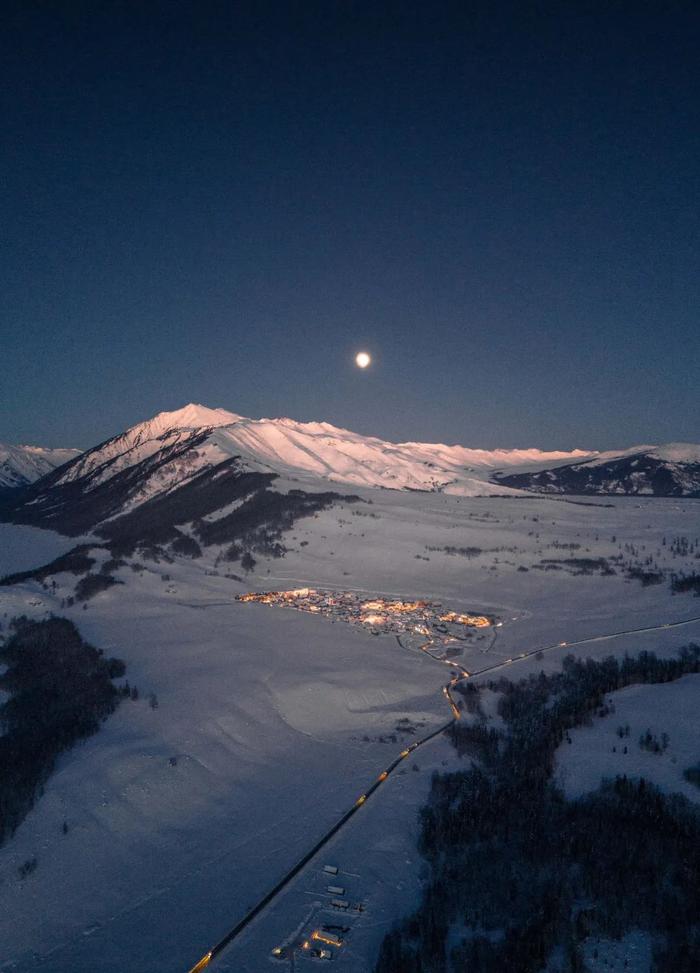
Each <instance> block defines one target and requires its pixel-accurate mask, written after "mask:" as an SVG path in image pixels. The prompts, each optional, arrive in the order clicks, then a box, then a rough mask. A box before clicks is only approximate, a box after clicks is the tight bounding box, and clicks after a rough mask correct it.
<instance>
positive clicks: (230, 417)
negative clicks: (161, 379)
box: [139, 402, 241, 431]
mask: <svg viewBox="0 0 700 973" xmlns="http://www.w3.org/2000/svg"><path fill="white" fill-rule="evenodd" d="M240 418H241V417H240V416H238V415H236V414H235V413H234V412H228V411H227V410H226V409H210V408H208V407H207V406H206V405H199V404H198V403H196V402H188V403H187V405H184V406H183V407H182V408H181V409H175V410H174V411H173V412H159V413H158V415H156V416H154V417H153V418H152V419H149V420H148V425H149V426H151V427H152V428H153V430H154V431H155V430H156V429H160V430H163V431H164V430H166V429H202V428H205V427H208V426H229V425H230V424H231V423H232V422H238V421H239V420H240ZM139 425H144V423H139Z"/></svg>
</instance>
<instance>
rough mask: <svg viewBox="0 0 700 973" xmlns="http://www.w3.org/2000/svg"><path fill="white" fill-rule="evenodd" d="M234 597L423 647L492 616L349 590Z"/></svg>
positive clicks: (462, 635) (461, 636) (484, 624)
mask: <svg viewBox="0 0 700 973" xmlns="http://www.w3.org/2000/svg"><path fill="white" fill-rule="evenodd" d="M237 600H238V601H244V602H251V601H252V602H258V603H260V604H263V605H277V606H279V607H282V608H294V609H296V610H297V611H305V612H311V613H313V614H317V615H323V616H325V617H327V618H331V619H332V620H340V621H343V622H347V623H349V624H351V625H360V626H362V627H363V628H365V629H366V630H367V631H369V632H371V633H372V634H373V635H381V634H386V633H391V634H393V635H396V636H397V637H400V638H401V640H402V641H404V642H405V641H414V640H415V641H419V642H420V643H421V646H420V647H421V648H424V649H426V648H432V647H438V648H439V647H447V646H448V645H449V644H453V643H455V642H459V641H464V640H465V639H467V638H468V637H469V635H470V630H472V629H483V628H488V627H489V626H491V625H493V619H491V618H489V617H488V616H486V615H472V614H470V613H461V612H455V611H446V610H445V609H444V608H443V606H442V604H441V602H439V601H423V600H416V601H402V600H400V599H390V598H367V597H363V596H361V595H359V594H357V593H356V592H353V591H327V590H322V589H318V588H295V589H292V590H291V591H251V592H247V593H246V594H243V595H238V598H237Z"/></svg>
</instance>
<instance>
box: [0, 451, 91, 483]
mask: <svg viewBox="0 0 700 973" xmlns="http://www.w3.org/2000/svg"><path fill="white" fill-rule="evenodd" d="M80 452H81V451H80V450H79V449H44V448H43V447H42V446H10V445H8V444H6V443H0V487H18V486H25V485H26V484H27V483H33V482H34V480H38V479H39V477H42V476H44V474H45V473H49V472H50V471H51V470H53V469H55V468H56V467H57V466H62V465H63V464H64V463H67V462H68V460H71V459H74V458H75V457H76V456H79V455H80Z"/></svg>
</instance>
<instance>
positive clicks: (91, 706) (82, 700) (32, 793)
mask: <svg viewBox="0 0 700 973" xmlns="http://www.w3.org/2000/svg"><path fill="white" fill-rule="evenodd" d="M0 663H2V664H3V665H4V666H6V667H7V668H6V669H5V671H4V672H3V673H2V675H0V690H2V691H3V692H5V693H7V694H8V698H7V699H6V700H5V702H4V703H3V704H2V706H0V728H1V730H2V735H1V736H0V844H2V842H3V841H4V840H5V839H6V838H8V837H9V836H10V835H11V834H12V833H13V832H14V831H15V830H16V828H17V827H18V825H19V824H20V823H21V821H22V820H23V818H24V817H25V816H26V814H27V813H28V812H29V811H30V810H31V808H32V807H33V805H34V803H35V801H36V799H37V798H38V796H39V795H40V793H41V789H42V787H43V785H44V784H45V782H46V780H47V779H48V777H49V776H50V774H51V772H52V770H53V768H54V766H55V763H56V759H57V757H58V756H59V754H60V753H62V752H63V751H65V750H68V749H70V747H72V746H73V745H74V744H75V743H76V742H77V741H78V740H80V739H82V738H84V737H88V736H91V735H92V734H93V733H96V732H97V730H98V729H99V727H100V723H101V722H102V721H103V720H104V719H106V718H107V717H108V716H109V715H110V714H111V713H113V712H114V710H115V709H116V707H117V705H118V703H119V701H120V699H121V698H122V697H123V696H124V692H123V691H122V690H121V689H119V688H118V687H117V686H115V685H114V682H113V680H114V679H117V678H120V677H121V676H123V675H124V672H125V666H124V663H123V662H122V661H121V660H120V659H112V658H106V657H105V656H104V654H103V652H102V651H101V650H100V649H96V648H94V647H93V646H92V645H89V644H88V643H87V642H85V641H84V640H83V638H82V637H81V635H80V633H79V632H78V630H77V628H76V627H75V625H73V623H72V622H70V621H68V619H65V618H49V619H46V620H44V621H39V622H35V621H30V620H28V619H27V618H24V617H22V618H17V619H14V620H13V621H12V622H11V623H10V635H9V637H8V639H7V641H6V642H5V643H4V644H3V645H0Z"/></svg>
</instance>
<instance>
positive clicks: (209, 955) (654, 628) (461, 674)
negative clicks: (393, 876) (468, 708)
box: [189, 615, 700, 973]
mask: <svg viewBox="0 0 700 973" xmlns="http://www.w3.org/2000/svg"><path fill="white" fill-rule="evenodd" d="M699 622H700V615H697V616H695V617H693V618H686V619H684V620H683V621H680V622H665V623H663V624H661V625H650V626H646V627H644V628H630V629H625V630H622V631H619V632H609V633H607V634H604V635H593V636H590V637H588V638H585V639H576V640H575V641H572V642H566V641H564V642H556V643H555V644H553V645H546V646H543V647H541V648H539V649H532V650H531V651H529V652H521V653H520V654H519V655H517V656H514V657H513V658H511V659H505V660H504V661H502V662H496V663H494V664H493V665H490V666H484V667H483V668H481V669H475V670H472V671H471V672H469V671H467V670H466V669H464V668H463V666H462V665H461V663H458V662H455V661H454V660H453V659H440V658H438V657H437V656H435V655H433V654H432V653H430V652H426V653H425V654H426V655H429V656H430V658H431V659H434V660H435V661H436V662H439V663H440V664H442V665H446V666H449V667H450V668H451V669H457V670H458V675H456V676H453V677H452V679H450V681H449V682H448V683H447V685H445V686H443V689H442V693H443V695H444V696H445V698H446V700H447V702H448V705H449V707H450V710H451V712H452V718H451V719H450V720H448V721H447V722H446V723H444V724H443V725H442V726H440V727H438V729H437V730H433V731H432V732H431V733H428V734H427V735H426V736H424V737H421V739H420V740H415V741H414V742H413V743H412V744H411V745H410V746H408V747H406V748H405V749H404V750H402V751H401V753H400V754H399V755H398V757H396V759H395V760H393V761H392V762H391V763H390V764H389V765H388V766H387V767H386V768H385V769H384V770H383V771H382V772H381V773H380V774H379V776H378V777H377V778H376V779H375V780H374V781H373V782H372V784H371V785H370V786H369V787H368V788H367V790H366V791H365V792H364V794H360V796H359V797H358V798H357V800H356V801H355V803H354V804H353V805H352V806H351V807H350V808H349V809H348V810H347V811H346V812H345V814H343V816H342V817H341V818H340V819H339V820H338V821H336V823H335V824H334V825H333V827H332V828H330V829H329V830H328V831H326V833H325V834H324V835H323V836H322V837H321V838H319V840H318V841H317V842H316V844H315V845H314V846H313V848H311V849H310V850H309V851H308V852H307V853H306V854H305V855H304V856H303V857H302V858H300V859H299V861H298V862H297V863H296V864H295V865H294V866H293V867H292V868H290V869H289V871H288V872H287V873H286V874H285V875H284V876H283V877H282V878H281V879H280V881H279V882H278V883H277V884H276V885H275V886H274V888H272V889H270V891H269V892H268V893H267V894H266V895H265V896H264V897H263V898H262V899H260V901H259V902H258V903H257V904H256V905H255V906H253V908H252V909H250V910H249V911H248V912H247V913H246V914H245V915H244V916H243V918H242V919H240V920H239V921H238V922H237V923H236V925H235V926H233V927H232V928H231V929H229V931H228V932H227V933H226V935H225V936H223V938H222V939H220V940H219V942H218V943H216V944H215V945H214V946H212V947H211V949H209V950H208V951H207V952H206V953H205V954H204V956H202V958H201V959H200V960H199V961H198V962H197V963H195V965H194V966H193V967H192V968H191V969H190V970H189V973H200V971H201V970H204V969H206V968H207V967H208V966H209V964H210V963H211V961H212V960H213V959H215V958H216V956H218V955H219V953H221V952H222V951H223V950H224V949H226V947H227V946H228V945H229V944H230V943H231V942H232V941H233V940H234V939H235V938H236V937H237V936H239V935H240V934H241V933H242V932H243V930H244V929H245V928H246V927H247V926H248V925H250V923H251V922H252V921H253V920H254V919H255V918H256V917H257V916H258V915H260V913H261V912H262V911H263V910H264V909H265V908H266V907H267V906H268V905H269V904H270V903H271V902H272V900H273V899H275V898H276V897H277V896H278V895H279V893H280V892H281V891H282V890H283V889H284V888H285V887H286V886H287V885H289V883H290V882H291V881H292V879H294V878H295V877H296V876H297V875H298V874H299V872H300V871H301V870H302V869H303V868H305V866H306V865H308V863H309V862H310V861H311V859H312V858H314V857H315V856H316V855H317V854H318V852H319V851H321V849H322V848H324V847H325V846H326V845H327V844H328V842H329V841H330V840H331V839H332V838H333V837H335V835H336V834H337V833H338V832H339V831H340V829H341V828H343V827H344V826H345V825H346V824H347V823H348V821H350V819H351V818H352V817H353V816H354V815H355V814H357V812H358V811H359V810H360V808H361V807H362V806H363V805H364V804H365V802H366V801H367V800H368V799H369V798H370V797H371V796H372V794H374V792H375V791H376V790H378V789H379V788H380V787H381V785H382V784H383V783H384V782H385V781H386V780H387V778H388V777H389V776H390V775H391V774H392V773H393V772H394V771H395V770H396V768H397V767H399V766H400V765H401V764H402V762H403V761H404V760H405V759H406V758H407V757H409V756H410V755H411V753H413V752H414V751H415V750H417V749H418V748H419V747H422V746H424V745H425V744H426V743H429V742H430V741H431V740H433V739H434V738H435V737H436V736H439V735H440V734H441V733H444V732H445V730H448V729H449V728H450V727H451V726H452V725H453V724H454V723H455V722H456V721H457V720H459V719H460V717H461V711H460V710H459V708H458V706H457V704H456V703H455V701H454V698H453V696H452V690H453V689H454V687H455V686H456V684H457V683H458V682H461V681H462V680H464V679H473V678H474V677H475V676H481V675H483V674H484V673H486V672H496V671H497V670H499V669H505V668H507V667H508V666H511V665H513V664H515V663H517V662H523V661H524V660H525V659H531V658H532V657H533V656H537V655H540V654H542V653H544V652H553V651H555V650H556V649H562V648H571V647H572V646H576V645H587V644H589V643H592V642H606V641H609V640H611V639H617V638H622V637H624V636H626V635H640V634H642V633H645V632H661V631H665V630H666V629H671V628H681V627H683V626H685V625H694V624H697V623H699ZM399 644H402V643H401V642H400V640H399Z"/></svg>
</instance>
